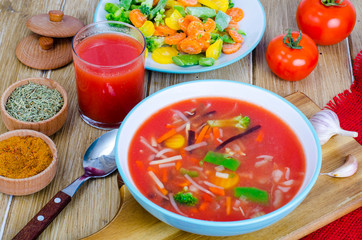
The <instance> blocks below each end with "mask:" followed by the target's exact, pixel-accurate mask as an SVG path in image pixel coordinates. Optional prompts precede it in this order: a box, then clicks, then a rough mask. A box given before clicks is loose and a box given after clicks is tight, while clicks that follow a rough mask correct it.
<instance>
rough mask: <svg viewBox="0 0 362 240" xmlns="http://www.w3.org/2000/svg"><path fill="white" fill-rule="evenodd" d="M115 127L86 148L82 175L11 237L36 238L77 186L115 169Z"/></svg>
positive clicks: (56, 214) (71, 195)
mask: <svg viewBox="0 0 362 240" xmlns="http://www.w3.org/2000/svg"><path fill="white" fill-rule="evenodd" d="M116 135H117V129H115V130H112V131H110V132H107V133H105V134H103V135H102V136H100V137H99V138H97V139H96V140H95V141H94V142H93V143H92V144H91V145H90V146H89V148H88V149H87V151H86V152H85V154H84V157H83V168H84V174H83V176H81V177H79V178H78V179H76V180H75V181H74V182H72V183H71V184H70V185H69V186H68V187H66V188H64V189H63V190H61V191H59V192H58V193H57V194H55V196H54V197H53V198H52V199H51V200H50V201H49V202H48V203H47V204H46V205H45V206H44V207H43V208H42V209H41V210H40V211H39V212H38V213H37V214H36V215H35V216H34V217H33V219H31V220H30V221H29V222H28V223H27V224H26V225H25V227H24V228H23V229H22V230H21V231H20V232H19V233H18V234H17V235H16V236H15V237H14V238H13V240H14V239H19V240H20V239H21V240H25V239H36V238H37V237H38V236H39V235H40V234H41V233H42V232H43V231H44V230H45V229H46V228H47V226H48V225H49V224H50V223H51V222H52V221H53V220H54V218H55V217H56V216H58V214H59V213H60V212H61V211H62V210H63V209H64V208H65V207H66V206H67V205H68V203H69V202H70V201H71V200H72V197H73V195H74V194H75V192H76V191H77V190H78V188H79V187H80V186H81V185H82V184H83V183H84V182H85V181H87V180H88V179H89V178H101V177H105V176H107V175H109V174H111V173H112V172H114V170H116V168H117V166H116V162H115V156H114V145H115V141H116Z"/></svg>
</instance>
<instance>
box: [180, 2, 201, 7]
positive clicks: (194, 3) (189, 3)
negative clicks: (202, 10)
mask: <svg viewBox="0 0 362 240" xmlns="http://www.w3.org/2000/svg"><path fill="white" fill-rule="evenodd" d="M177 2H179V3H181V4H182V5H183V6H186V7H195V6H196V5H197V0H178V1H177Z"/></svg>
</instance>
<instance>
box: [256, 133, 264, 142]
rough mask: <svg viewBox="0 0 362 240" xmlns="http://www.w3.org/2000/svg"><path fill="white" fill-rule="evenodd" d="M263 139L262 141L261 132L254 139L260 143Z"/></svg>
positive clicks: (262, 135) (262, 134)
mask: <svg viewBox="0 0 362 240" xmlns="http://www.w3.org/2000/svg"><path fill="white" fill-rule="evenodd" d="M263 139H264V133H263V131H260V132H259V134H258V136H257V137H256V141H257V142H261V141H263Z"/></svg>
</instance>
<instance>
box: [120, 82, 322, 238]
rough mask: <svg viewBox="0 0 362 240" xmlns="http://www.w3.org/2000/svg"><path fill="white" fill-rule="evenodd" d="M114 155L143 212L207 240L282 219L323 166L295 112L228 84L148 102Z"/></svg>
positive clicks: (198, 86)
mask: <svg viewBox="0 0 362 240" xmlns="http://www.w3.org/2000/svg"><path fill="white" fill-rule="evenodd" d="M115 153H116V162H117V166H118V170H119V172H120V175H121V177H122V179H123V181H124V183H125V185H126V186H127V188H128V189H129V191H130V192H131V194H132V195H133V197H134V198H135V199H136V200H137V201H138V202H139V203H140V204H141V205H142V206H143V208H145V209H146V210H147V211H148V212H150V213H151V214H152V215H153V216H155V217H157V218H158V219H160V220H161V221H163V222H165V223H167V224H169V225H171V226H174V227H176V228H179V229H181V230H184V231H187V232H191V233H196V234H201V235H209V236H231V235H239V234H245V233H249V232H253V231H256V230H259V229H262V228H264V227H267V226H269V225H271V224H273V223H275V222H277V221H279V220H280V219H282V218H283V217H285V216H286V215H288V214H289V213H290V212H291V211H293V210H294V209H295V208H296V207H297V206H298V205H299V204H300V203H301V202H302V201H303V199H304V198H305V197H306V196H307V194H308V193H309V191H310V190H311V188H312V187H313V185H314V184H315V182H316V180H317V177H318V175H319V172H320V167H321V162H322V153H321V147H320V144H319V141H318V138H317V135H316V133H315V131H314V129H313V127H312V125H311V124H310V122H309V120H308V119H307V118H306V117H305V116H304V115H303V113H302V112H301V111H299V110H298V109H297V108H296V107H295V106H294V105H293V104H291V103H290V102H288V101H287V100H285V99H284V98H282V97H280V96H278V95H277V94H275V93H272V92H270V91H268V90H265V89H263V88H260V87H257V86H253V85H249V84H245V83H240V82H236V81H229V80H200V81H191V82H187V83H181V84H177V85H174V86H170V87H168V88H165V89H162V90H160V91H158V92H156V93H154V94H152V95H150V96H149V97H147V98H145V99H144V100H143V101H142V102H140V103H139V104H138V105H137V106H136V107H134V108H133V109H132V111H131V112H130V113H129V114H128V115H127V117H126V118H125V119H124V121H123V123H122V125H121V126H120V128H119V131H118V134H117V140H116V146H115Z"/></svg>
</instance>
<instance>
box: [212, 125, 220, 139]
mask: <svg viewBox="0 0 362 240" xmlns="http://www.w3.org/2000/svg"><path fill="white" fill-rule="evenodd" d="M212 134H213V135H214V139H215V140H216V139H217V138H220V129H219V128H218V127H213V128H212Z"/></svg>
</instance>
